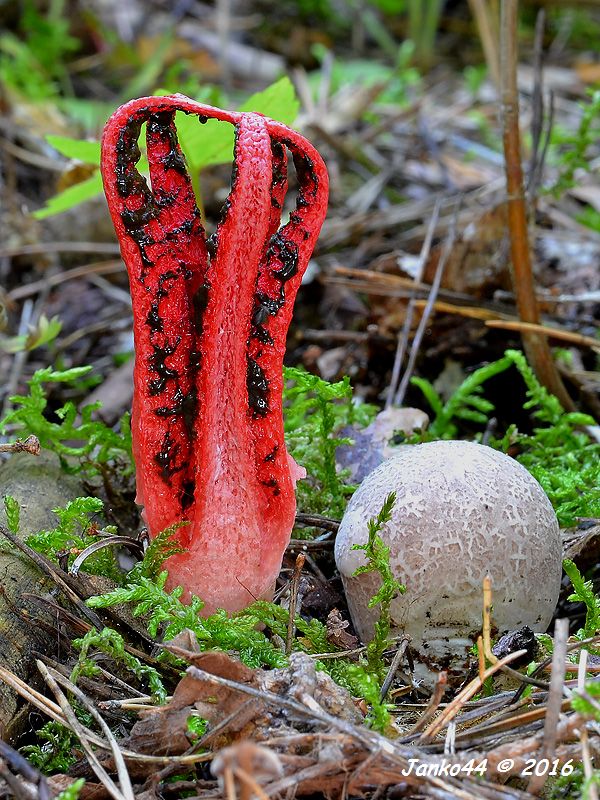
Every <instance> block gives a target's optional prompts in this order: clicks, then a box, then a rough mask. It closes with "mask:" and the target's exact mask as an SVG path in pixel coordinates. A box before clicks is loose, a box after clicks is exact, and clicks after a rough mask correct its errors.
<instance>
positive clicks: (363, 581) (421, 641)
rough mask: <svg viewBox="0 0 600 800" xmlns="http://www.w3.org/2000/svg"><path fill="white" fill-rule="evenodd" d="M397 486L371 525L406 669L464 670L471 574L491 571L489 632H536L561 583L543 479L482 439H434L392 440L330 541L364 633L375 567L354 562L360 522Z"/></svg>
mask: <svg viewBox="0 0 600 800" xmlns="http://www.w3.org/2000/svg"><path fill="white" fill-rule="evenodd" d="M392 491H393V492H396V503H395V505H394V508H393V511H392V519H391V521H390V522H389V523H388V524H386V526H385V527H384V529H383V530H382V532H381V534H380V535H381V538H382V539H383V541H384V542H385V544H387V545H388V546H389V547H390V564H391V567H392V571H393V573H394V576H395V577H396V578H397V579H398V580H399V581H401V582H402V583H403V584H405V586H406V593H405V594H401V595H398V596H397V597H396V598H395V599H394V600H393V601H392V605H391V617H392V624H393V631H392V632H393V633H394V634H398V633H402V632H404V633H407V634H408V635H409V636H410V639H411V648H412V652H413V657H414V659H415V675H416V677H417V678H420V679H422V680H424V682H425V683H426V684H427V685H432V684H433V682H434V681H435V675H436V673H437V672H439V671H440V670H442V669H444V670H446V671H447V672H448V678H449V683H452V681H453V680H454V681H456V680H458V679H459V678H464V676H465V669H466V668H467V666H468V664H469V661H470V659H471V657H472V656H471V651H472V647H473V644H474V642H475V641H476V639H477V635H478V634H479V632H480V631H481V621H482V583H483V579H484V578H485V576H486V575H488V574H489V575H490V576H491V579H492V591H493V609H492V621H493V623H494V625H495V627H496V628H497V631H498V633H499V634H502V633H504V632H506V631H512V630H517V629H518V628H520V627H522V626H524V625H528V626H529V627H530V628H532V629H533V630H534V631H536V632H540V631H544V630H545V629H546V628H547V626H548V624H549V623H550V620H551V618H552V615H553V613H554V610H555V608H556V604H557V601H558V595H559V590H560V581H561V567H562V547H561V538H560V532H559V527H558V521H557V519H556V515H555V513H554V510H553V508H552V505H551V504H550V501H549V500H548V497H547V496H546V494H545V493H544V491H543V489H542V487H541V486H540V485H539V483H538V482H537V481H536V480H535V478H533V476H532V475H531V474H530V473H529V472H528V471H527V470H526V469H525V468H524V467H523V466H521V464H519V463H518V462H517V461H515V460H514V459H512V458H510V457H509V456H507V455H505V454H504V453H500V452H498V451H497V450H493V449H491V448H490V447H486V446H484V445H480V444H475V443H473V442H462V441H438V442H430V443H427V444H420V445H412V446H408V445H407V446H403V447H400V448H399V449H398V454H397V455H395V456H393V457H392V458H390V459H388V460H387V461H385V462H384V463H382V464H381V465H380V466H379V467H377V468H376V469H375V470H374V471H373V472H371V473H370V474H369V475H368V476H367V477H366V478H365V479H364V481H363V482H362V483H361V485H360V486H359V488H358V490H357V491H356V493H355V494H354V495H353V497H352V498H351V500H350V502H349V504H348V507H347V509H346V512H345V514H344V517H343V519H342V522H341V525H340V528H339V531H338V534H337V538H336V543H335V560H336V564H337V567H338V569H339V571H340V573H341V576H342V580H343V583H344V589H345V592H346V597H347V600H348V607H349V609H350V614H351V617H352V621H353V623H354V626H355V628H356V631H357V633H358V635H359V636H360V637H361V639H362V640H363V641H364V642H367V641H369V640H370V639H371V638H372V636H373V631H374V625H375V622H376V620H377V618H378V615H379V608H378V607H377V606H376V607H374V608H369V607H368V602H369V599H370V598H371V597H372V596H373V595H374V594H375V593H376V591H377V589H378V588H379V586H380V584H381V579H380V577H379V575H378V574H377V573H367V574H361V575H359V576H356V577H354V572H355V571H356V569H357V568H358V567H359V566H362V565H363V564H365V554H364V552H363V551H362V550H353V549H352V545H354V544H364V543H365V542H366V541H367V537H368V533H367V523H368V521H369V519H371V518H374V517H376V516H377V515H378V513H379V511H380V510H381V507H382V505H383V502H384V500H385V498H386V497H387V496H388V495H389V493H390V492H392Z"/></svg>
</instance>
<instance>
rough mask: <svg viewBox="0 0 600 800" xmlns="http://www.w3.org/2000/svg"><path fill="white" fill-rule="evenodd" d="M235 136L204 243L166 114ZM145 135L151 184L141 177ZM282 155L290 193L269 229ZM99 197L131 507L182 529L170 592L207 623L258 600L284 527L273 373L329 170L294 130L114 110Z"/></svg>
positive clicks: (139, 108) (294, 471) (163, 101)
mask: <svg viewBox="0 0 600 800" xmlns="http://www.w3.org/2000/svg"><path fill="white" fill-rule="evenodd" d="M177 111H182V112H184V113H186V114H194V115H196V116H197V117H198V119H199V121H200V122H201V123H202V122H206V120H207V119H209V118H211V119H212V118H214V119H218V120H223V121H226V122H229V123H231V124H232V125H234V126H235V152H234V168H233V177H232V187H231V191H230V194H229V196H228V198H227V200H226V202H225V204H224V207H223V211H222V215H221V219H220V221H219V223H218V225H217V227H216V230H215V233H214V234H213V235H212V236H210V237H206V235H205V232H204V229H203V225H202V221H201V215H200V213H199V210H198V207H197V205H196V201H195V197H194V192H193V189H192V184H191V181H190V177H189V175H188V172H187V168H186V164H185V159H184V157H183V155H182V152H181V149H180V146H179V144H178V140H177V132H176V128H175V122H174V120H175V113H176V112H177ZM144 123H145V124H146V147H147V156H148V162H149V172H150V186H149V185H148V183H147V181H146V180H145V178H144V177H143V176H142V175H141V174H140V172H139V171H138V169H137V166H136V164H137V162H138V160H139V158H140V150H139V147H138V139H139V136H140V132H141V128H142V125H143V124H144ZM287 150H289V151H290V152H291V155H292V159H293V162H294V166H295V171H296V175H297V181H298V191H297V198H296V205H295V209H294V210H292V211H291V212H290V214H289V220H288V221H287V222H286V223H285V224H283V225H281V214H282V207H283V203H284V199H285V196H286V192H287V186H288V183H287V160H288V158H287ZM102 175H103V180H104V187H105V193H106V197H107V200H108V205H109V209H110V212H111V216H112V219H113V223H114V226H115V229H116V232H117V236H118V239H119V242H120V246H121V253H122V255H123V260H124V262H125V264H126V266H127V270H128V273H129V282H130V288H131V296H132V305H133V316H134V337H135V351H136V360H135V371H134V398H133V412H132V437H133V448H134V456H135V462H136V480H137V491H138V497H137V500H138V502H139V503H141V504H143V506H144V515H145V520H146V524H147V526H148V530H149V532H150V535H151V536H155V535H156V534H158V533H159V532H160V531H162V530H163V529H165V528H167V527H168V526H170V525H173V524H174V523H178V522H186V523H188V524H186V525H183V526H181V527H180V528H179V529H178V537H179V541H180V544H181V545H182V547H183V548H184V552H183V553H181V554H178V555H175V556H172V557H171V558H169V559H168V560H167V562H166V567H167V569H168V572H169V581H168V586H170V587H174V586H182V587H183V588H184V596H185V597H189V596H190V594H192V593H193V594H195V595H198V596H199V597H200V598H201V599H202V600H203V601H204V603H205V606H204V613H210V612H212V611H214V610H215V609H217V608H225V609H226V610H228V611H236V610H239V609H241V608H244V607H245V606H247V605H248V604H249V603H251V602H252V600H253V599H256V598H260V597H264V596H266V595H268V593H269V591H270V588H271V587H272V585H273V583H274V581H275V579H276V577H277V575H278V572H279V569H280V567H281V562H282V558H283V553H284V550H285V547H286V545H287V543H288V541H289V537H290V534H291V530H292V527H293V522H294V516H295V509H296V501H295V494H294V488H295V482H296V480H297V479H298V478H299V477H303V475H304V472H303V470H302V468H300V467H299V466H298V465H297V464H296V463H295V462H294V461H293V459H292V458H291V457H290V455H289V454H288V453H287V451H286V447H285V442H284V438H283V418H282V389H283V378H282V365H283V357H284V353H285V344H286V333H287V329H288V326H289V323H290V319H291V316H292V307H293V303H294V299H295V296H296V293H297V291H298V287H299V286H300V282H301V280H302V275H303V273H304V271H305V269H306V267H307V265H308V260H309V258H310V256H311V254H312V251H313V248H314V246H315V243H316V240H317V237H318V235H319V231H320V228H321V225H322V222H323V219H324V217H325V213H326V209H327V196H328V177H327V170H326V168H325V165H324V163H323V160H322V158H321V157H320V155H319V153H318V152H317V151H316V150H315V148H314V147H313V146H312V145H311V144H310V143H309V142H308V141H306V139H304V138H303V137H302V136H300V135H299V134H298V133H296V132H295V131H293V130H291V129H290V128H288V127H286V126H285V125H283V124H281V123H279V122H276V121H274V120H272V119H269V118H267V117H264V116H262V115H260V114H255V113H236V112H230V111H224V110H221V109H218V108H212V107H210V106H206V105H203V104H200V103H197V102H195V101H193V100H190V99H189V98H187V97H184V96H183V95H172V96H167V97H144V98H141V99H138V100H133V101H131V102H129V103H126V104H125V105H123V106H121V108H119V109H118V110H117V111H116V112H115V114H114V115H113V116H112V117H111V118H110V120H109V121H108V123H107V125H106V128H105V132H104V137H103V141H102Z"/></svg>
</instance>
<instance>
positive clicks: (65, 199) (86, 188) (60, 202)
mask: <svg viewBox="0 0 600 800" xmlns="http://www.w3.org/2000/svg"><path fill="white" fill-rule="evenodd" d="M101 193H102V176H101V175H100V170H98V171H97V172H95V173H94V174H93V175H92V176H91V178H87V180H85V181H81V183H77V184H75V186H69V188H68V189H65V190H64V192H60V193H59V194H57V195H55V196H54V197H51V198H50V199H49V200H48V201H47V202H46V205H45V206H44V207H43V208H40V209H38V210H37V211H34V212H33V214H32V216H33V217H34V218H35V219H45V218H46V217H52V216H54V215H55V214H61V213H62V212H63V211H68V210H69V209H70V208H74V207H75V206H77V205H79V203H83V202H84V200H91V199H92V197H96V196H97V195H99V194H101Z"/></svg>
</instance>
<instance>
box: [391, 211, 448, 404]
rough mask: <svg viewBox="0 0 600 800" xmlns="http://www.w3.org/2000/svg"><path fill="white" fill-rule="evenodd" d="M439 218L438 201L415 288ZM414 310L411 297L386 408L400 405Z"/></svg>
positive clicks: (399, 339)
mask: <svg viewBox="0 0 600 800" xmlns="http://www.w3.org/2000/svg"><path fill="white" fill-rule="evenodd" d="M439 216H440V202H439V200H437V201H436V204H435V206H434V209H433V214H432V215H431V219H430V220H429V224H428V226H427V235H426V236H425V239H424V240H423V246H422V247H421V252H420V253H419V267H418V270H417V273H416V275H415V281H414V282H415V287H416V286H418V285H419V284H420V283H422V280H423V272H424V270H425V264H426V263H427V259H428V258H429V253H430V251H431V243H432V242H433V234H434V233H435V229H436V226H437V222H438V219H439ZM414 309H415V301H414V298H413V297H411V299H410V300H409V303H408V307H407V309H406V316H405V318H404V325H403V326H402V331H401V332H400V333H399V334H398V346H397V347H396V354H395V356H394V366H393V367H392V377H391V378H390V387H389V390H388V395H387V399H386V403H385V407H386V408H390V407H391V406H392V404H393V403H396V404H399V403H400V401H399V400H398V399H397V393H398V391H399V389H398V381H399V380H400V370H401V368H402V362H403V361H404V354H405V353H406V349H407V347H408V337H409V336H410V328H411V325H412V320H413V316H414Z"/></svg>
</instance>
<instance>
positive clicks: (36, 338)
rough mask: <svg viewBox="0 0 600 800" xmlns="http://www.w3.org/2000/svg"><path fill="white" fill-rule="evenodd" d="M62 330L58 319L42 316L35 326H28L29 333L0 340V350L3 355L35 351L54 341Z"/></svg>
mask: <svg viewBox="0 0 600 800" xmlns="http://www.w3.org/2000/svg"><path fill="white" fill-rule="evenodd" d="M61 328H62V322H61V321H60V320H59V318H58V317H52V319H48V317H47V316H46V315H45V314H42V315H41V317H40V318H39V320H38V323H37V326H35V327H34V326H30V328H29V333H26V334H24V335H22V336H7V337H6V338H2V339H0V350H3V351H4V352H5V353H20V352H22V351H23V350H35V348H36V347H42V345H45V344H48V343H49V342H51V341H52V340H53V339H56V337H57V336H58V334H59V333H60V329H61Z"/></svg>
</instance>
